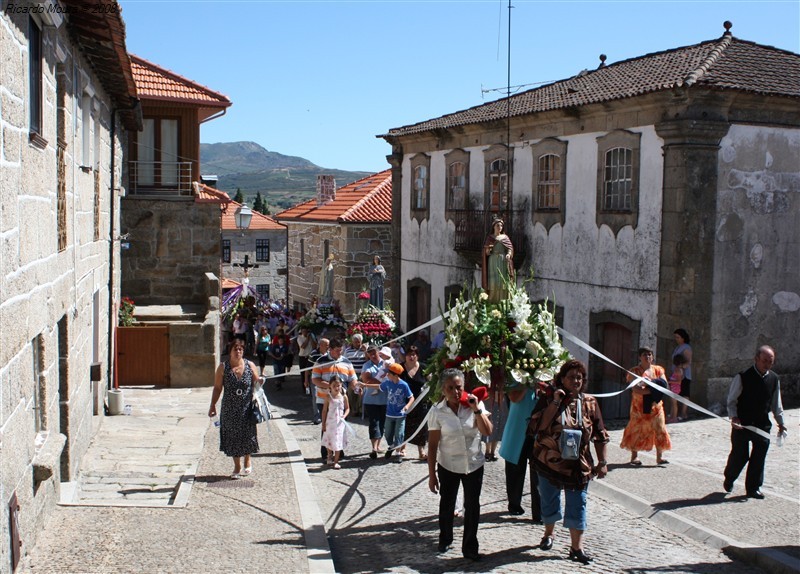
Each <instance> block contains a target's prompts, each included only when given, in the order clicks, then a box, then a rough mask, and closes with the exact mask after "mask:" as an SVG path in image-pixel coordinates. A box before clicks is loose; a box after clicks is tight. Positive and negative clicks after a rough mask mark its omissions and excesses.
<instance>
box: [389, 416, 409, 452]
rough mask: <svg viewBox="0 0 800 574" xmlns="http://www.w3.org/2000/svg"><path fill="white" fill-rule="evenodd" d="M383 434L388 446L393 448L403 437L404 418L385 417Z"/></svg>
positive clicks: (404, 430)
mask: <svg viewBox="0 0 800 574" xmlns="http://www.w3.org/2000/svg"><path fill="white" fill-rule="evenodd" d="M385 425H386V426H385V429H384V436H385V437H386V444H388V445H389V448H392V449H393V448H395V447H397V445H399V444H400V443H401V442H403V439H404V438H405V433H406V418H405V417H386V423H385Z"/></svg>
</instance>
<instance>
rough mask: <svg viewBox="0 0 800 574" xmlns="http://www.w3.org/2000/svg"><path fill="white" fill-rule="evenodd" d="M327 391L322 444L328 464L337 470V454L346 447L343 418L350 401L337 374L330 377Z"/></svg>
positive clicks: (348, 409)
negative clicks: (326, 452)
mask: <svg viewBox="0 0 800 574" xmlns="http://www.w3.org/2000/svg"><path fill="white" fill-rule="evenodd" d="M329 391H330V392H329V394H328V395H327V396H326V397H325V406H324V407H322V446H324V447H325V448H326V449H327V450H328V465H329V466H333V468H335V469H336V470H339V469H340V468H342V467H341V466H340V465H339V454H340V452H341V451H343V450H344V449H345V448H346V447H347V435H346V434H345V421H344V419H345V418H347V415H348V414H350V403H349V402H348V401H347V395H346V394H344V393H343V392H342V379H340V378H339V377H338V376H337V375H334V376H333V377H332V378H331V380H330V389H329Z"/></svg>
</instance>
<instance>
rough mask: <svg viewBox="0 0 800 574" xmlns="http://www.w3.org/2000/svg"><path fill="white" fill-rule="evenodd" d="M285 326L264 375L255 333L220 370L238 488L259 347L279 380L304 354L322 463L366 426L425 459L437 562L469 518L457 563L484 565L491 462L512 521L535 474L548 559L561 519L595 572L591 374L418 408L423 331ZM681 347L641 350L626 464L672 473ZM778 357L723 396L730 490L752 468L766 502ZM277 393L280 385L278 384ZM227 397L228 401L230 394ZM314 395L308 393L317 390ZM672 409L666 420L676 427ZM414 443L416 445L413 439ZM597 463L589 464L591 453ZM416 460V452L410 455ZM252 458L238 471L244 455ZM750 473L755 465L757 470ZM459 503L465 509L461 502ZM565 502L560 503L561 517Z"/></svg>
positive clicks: (759, 362)
mask: <svg viewBox="0 0 800 574" xmlns="http://www.w3.org/2000/svg"><path fill="white" fill-rule="evenodd" d="M287 327H288V323H286V321H285V320H284V321H282V320H280V319H279V320H278V321H277V322H276V325H275V329H274V331H272V334H270V331H269V326H268V325H262V326H260V327H259V331H258V332H259V336H258V339H257V340H256V341H255V347H254V349H255V350H256V352H257V353H258V357H259V367H258V369H260V371H258V370H257V367H256V365H255V364H254V363H252V362H251V361H248V360H247V359H246V358H245V351H246V335H245V334H242V333H237V334H236V335H235V337H234V339H233V342H232V345H231V348H230V356H229V359H228V360H227V361H225V362H223V363H222V364H221V365H220V367H219V368H218V370H217V377H216V383H215V387H214V394H213V396H212V405H211V409H210V410H209V416H215V415H216V406H215V405H216V402H217V400H218V399H219V397H220V394H222V399H223V400H222V409H221V411H222V416H221V422H222V424H221V428H220V450H222V451H223V452H224V453H225V454H226V455H228V456H231V457H233V461H234V473H233V476H234V477H238V476H242V475H247V474H249V473H251V472H252V467H251V464H250V454H252V453H253V452H257V451H258V443H257V437H256V434H255V425H254V424H252V423H250V422H248V421H245V420H243V419H244V417H243V412H244V411H243V408H244V407H243V404H245V403H246V402H247V400H248V397H249V396H251V395H252V388H253V381H254V379H255V378H256V377H257V376H258V373H261V374H263V373H264V363H263V362H262V353H264V352H265V351H264V350H263V347H262V343H263V341H264V340H267V341H269V343H268V345H269V350H268V351H266V352H267V355H268V356H270V357H272V358H273V369H274V374H280V373H282V372H284V370H286V369H287V368H291V363H288V364H287V363H285V362H284V363H283V364H282V365H280V366H279V365H278V364H277V363H276V362H275V361H278V360H285V357H286V356H287V355H291V356H294V355H296V356H298V357H299V359H300V366H301V368H303V369H307V370H306V371H304V372H301V381H302V382H303V389H305V391H304V392H306V393H308V394H310V395H312V396H311V400H312V412H313V415H312V422H313V423H314V424H321V433H320V455H321V457H322V460H323V462H324V464H327V465H328V466H329V467H330V468H332V469H335V470H339V469H341V467H342V463H341V461H342V458H343V457H344V456H345V454H346V452H345V451H346V450H347V449H348V447H349V446H351V443H352V441H351V429H349V428H348V426H349V425H348V423H347V419H348V417H352V416H361V417H362V418H365V419H366V421H367V428H368V433H369V448H370V450H369V458H370V459H377V458H378V457H379V456H380V455H381V454H382V455H383V456H384V458H386V459H392V460H394V461H396V462H401V461H403V460H404V458H406V457H408V456H409V455H408V453H407V445H406V443H407V442H408V444H411V445H414V446H416V448H417V452H416V457H417V458H418V459H420V460H427V465H428V485H429V488H430V490H431V491H432V492H434V493H438V494H439V496H440V503H439V543H438V548H439V551H441V552H444V551H446V550H447V549H449V548H450V546H451V545H452V544H453V519H454V516H455V515H457V514H459V513H460V512H463V516H464V532H463V539H462V543H461V551H462V554H463V555H464V556H465V557H467V558H471V559H473V560H479V559H480V553H479V544H478V526H479V523H480V493H481V488H482V483H483V472H484V464H485V463H486V462H492V461H494V460H497V456H498V455H499V456H500V457H501V458H503V460H504V461H505V468H504V470H505V479H506V494H507V502H508V507H507V508H508V512H509V514H511V515H522V514H524V513H525V511H524V509H523V506H522V498H523V493H524V489H525V479H526V475H529V477H530V495H531V513H532V519H533V521H534V522H535V523H540V524H542V525H543V533H542V538H541V541H540V542H539V545H538V547H539V549H541V550H542V551H548V550H550V549H551V548H552V547H553V542H554V538H555V525H556V523H558V522H559V521H562V522H563V525H564V527H565V528H567V529H568V530H569V537H570V550H569V558H570V559H571V560H574V561H576V562H579V563H581V564H589V563H590V562H591V561H592V557H591V556H590V555H589V554H588V553H587V552H586V551H585V549H584V533H585V531H586V529H587V524H588V520H587V495H588V485H589V483H590V481H591V480H592V479H602V478H604V477H605V476H606V474H607V472H608V466H607V461H606V449H607V444H608V442H609V435H608V432H607V431H606V428H605V424H604V422H603V416H602V413H601V410H600V405H599V404H598V401H597V400H596V399H595V398H594V397H593V396H592V395H590V394H587V393H586V386H587V382H588V380H587V370H586V366H585V365H584V364H583V363H581V362H580V361H577V360H569V361H567V362H566V363H564V365H563V366H562V367H561V369H560V371H559V372H558V373H557V375H556V376H555V378H554V380H553V381H552V382H550V383H547V384H544V383H539V385H538V386H533V387H530V386H523V385H520V384H516V385H514V384H508V382H506V384H505V386H503V387H499V388H498V387H495V388H489V389H488V390H487V389H485V388H473V389H468V388H467V387H466V379H465V376H464V373H463V372H461V371H459V370H457V369H447V370H445V371H444V372H443V374H442V377H441V380H440V381H438V384H439V385H440V389H441V396H442V399H441V400H440V401H439V402H437V403H436V404H431V403H430V402H429V401H427V399H424V400H418V399H420V397H421V396H422V394H423V392H424V389H425V387H426V385H427V383H428V381H427V379H426V377H425V375H424V363H425V360H426V359H427V358H428V357H429V356H430V355H431V353H432V352H433V351H435V349H436V347H437V344H441V341H439V340H437V339H440V338H439V337H438V336H437V337H435V338H434V340H433V341H431V340H430V338H429V337H428V336H427V333H425V334H424V335H422V333H424V331H420V332H419V333H420V334H419V335H417V337H415V339H414V341H413V344H411V345H409V346H407V347H403V346H401V345H399V344H393V345H389V346H383V347H381V346H375V345H366V344H364V342H363V339H362V337H361V336H360V335H358V334H356V335H353V336H352V337H351V338H350V340H349V341H348V342H345V341H344V340H343V339H341V338H339V337H332V338H330V339H329V338H327V337H319V338H316V337H314V335H313V334H310V333H309V332H308V331H307V330H306V329H299V332H298V333H296V334H294V335H291V336H289V335H287V334H286V330H287ZM674 335H675V341H676V348H675V351H674V352H673V355H672V357H673V360H672V369H671V372H670V375H669V376H668V375H667V371H666V369H664V368H663V367H661V366H659V365H657V364H655V362H654V353H653V350H652V349H651V348H648V347H642V348H640V349H639V350H638V359H639V362H638V364H636V365H634V366H632V367H631V368H630V372H631V373H632V375H629V376H628V380H629V382H635V383H636V384H634V385H632V386H631V388H630V392H631V395H630V397H631V404H630V413H629V422H628V424H627V426H626V427H625V430H624V432H623V436H622V440H621V443H620V447H621V448H623V449H627V450H629V451H630V453H631V455H630V461H629V464H630V465H631V466H632V467H637V466H641V465H642V462H641V460H640V459H639V453H640V452H642V451H650V450H655V453H656V464H658V465H666V464H668V461H667V459H666V458H665V452H666V451H669V450H670V449H671V447H672V444H671V439H670V436H669V432H668V430H667V423H668V422H677V420H679V419H678V414H680V420H685V419H686V417H687V414H688V413H687V410H686V409H685V408H684V407H685V406H686V405H684V404H679V403H680V401H678V400H676V399H674V398H670V397H669V396H668V390H669V391H671V392H672V393H673V394H674V395H677V396H680V397H688V396H689V393H690V389H691V386H690V385H691V380H692V379H691V359H692V351H691V347H690V346H689V335H688V333H687V332H686V331H685V330H683V329H677V330H676V331H675V334H674ZM774 360H775V352H774V350H773V349H772V348H771V347H768V346H762V347H759V349H758V350H757V352H756V356H755V359H754V365H753V367H751V368H749V369H747V370H746V371H743V372H742V373H740V374H738V375H737V376H736V377H735V378H734V381H733V384H732V385H731V389H730V395H729V399H728V410H729V414H730V417H731V420H732V423H733V429H732V435H731V443H732V449H731V454H730V456H729V459H728V464H727V466H726V468H725V481H724V484H723V487H724V490H725V491H726V492H731V490H732V489H733V484H734V482H735V480H736V479H737V478H738V476H739V474H740V473H741V472H742V470H743V469H744V467H745V466H748V469H747V476H746V480H745V486H746V491H747V496H748V497H751V498H756V499H760V498H763V497H764V495H763V493H761V491H760V487H761V484H762V483H763V474H764V460H765V458H766V453H767V449H768V448H769V440H768V439H765V438H763V436H760V435H758V434H757V433H756V432H753V431H752V430H750V429H753V428H757V429H761V430H763V431H765V432H767V433H768V432H769V430H770V427H771V425H770V422H769V418H768V415H769V413H770V412H772V414H773V416H774V418H775V420H776V422H777V423H778V425H779V431H785V426H784V423H783V417H782V413H783V407H782V404H781V397H780V388H779V381H778V378H777V376H776V375H775V374H774V373H773V372H772V371H771V370H770V369H771V368H772V365H773V363H774ZM273 380H274V381H275V388H276V389H281V388H282V385H283V379H282V378H276V379H273ZM223 389H224V394H223ZM309 389H313V391H311V392H310V391H309ZM667 406H670V407H671V415H670V416H667ZM407 439H408V440H407ZM592 446H593V448H594V454H593V453H592V448H591V447H592ZM411 456H413V455H411ZM242 457H244V462H243V465H242V463H241V458H242ZM748 463H749V464H748ZM459 488H461V489H462V492H463V509H462V508H460V506H461V505H460V504H459V503H457V495H458V492H459ZM562 493H563V498H564V506H563V509H562V500H561V499H562Z"/></svg>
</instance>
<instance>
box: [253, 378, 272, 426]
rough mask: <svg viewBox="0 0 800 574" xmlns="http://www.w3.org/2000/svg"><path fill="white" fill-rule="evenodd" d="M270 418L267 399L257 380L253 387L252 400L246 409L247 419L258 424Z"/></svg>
mask: <svg viewBox="0 0 800 574" xmlns="http://www.w3.org/2000/svg"><path fill="white" fill-rule="evenodd" d="M270 418H272V413H271V412H270V410H269V401H268V400H267V395H266V394H265V393H264V387H263V386H262V385H261V381H260V380H259V381H257V382H256V383H255V385H254V388H253V400H252V401H250V407H249V408H248V409H247V420H249V421H250V422H253V423H255V424H260V423H263V422H264V421H266V420H269V419H270Z"/></svg>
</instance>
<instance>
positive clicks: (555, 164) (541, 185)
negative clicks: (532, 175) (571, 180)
mask: <svg viewBox="0 0 800 574" xmlns="http://www.w3.org/2000/svg"><path fill="white" fill-rule="evenodd" d="M538 179H539V181H538V182H537V187H536V207H537V209H560V208H561V157H560V156H557V155H556V154H553V153H548V154H545V155H542V156H539V178H538Z"/></svg>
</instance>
